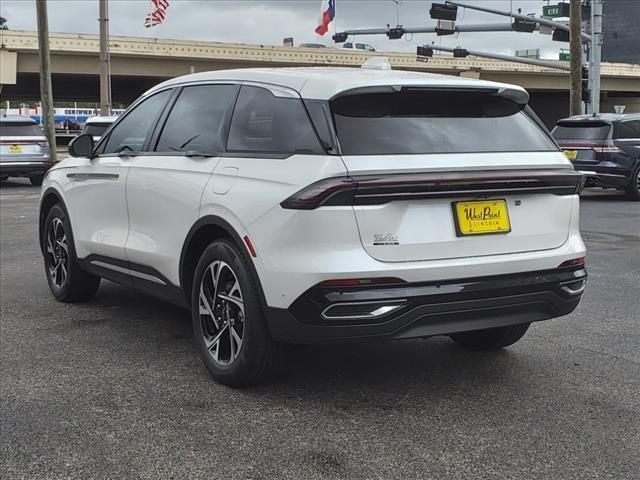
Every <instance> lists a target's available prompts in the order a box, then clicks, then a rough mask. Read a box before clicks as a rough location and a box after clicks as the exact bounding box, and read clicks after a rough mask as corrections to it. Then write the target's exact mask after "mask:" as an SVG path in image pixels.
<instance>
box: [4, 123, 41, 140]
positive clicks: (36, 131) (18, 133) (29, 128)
mask: <svg viewBox="0 0 640 480" xmlns="http://www.w3.org/2000/svg"><path fill="white" fill-rule="evenodd" d="M43 135H44V133H42V130H40V127H38V126H37V125H33V124H30V123H4V122H3V123H1V124H0V136H2V137H42V136H43Z"/></svg>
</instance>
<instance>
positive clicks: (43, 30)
mask: <svg viewBox="0 0 640 480" xmlns="http://www.w3.org/2000/svg"><path fill="white" fill-rule="evenodd" d="M36 13H37V16H38V54H39V57H40V102H41V104H42V117H41V118H42V120H43V122H42V123H43V126H44V134H45V136H46V137H47V141H48V142H49V151H50V155H51V160H53V161H54V162H55V161H56V160H57V159H56V129H55V124H54V123H53V91H52V90H53V89H52V88H51V56H50V54H49V19H48V16H47V0H37V1H36Z"/></svg>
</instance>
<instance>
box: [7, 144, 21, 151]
mask: <svg viewBox="0 0 640 480" xmlns="http://www.w3.org/2000/svg"><path fill="white" fill-rule="evenodd" d="M9 153H22V145H9Z"/></svg>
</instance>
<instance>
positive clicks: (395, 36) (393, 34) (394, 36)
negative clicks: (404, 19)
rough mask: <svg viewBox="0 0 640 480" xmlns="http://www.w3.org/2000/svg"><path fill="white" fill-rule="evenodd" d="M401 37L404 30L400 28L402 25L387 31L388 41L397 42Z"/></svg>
mask: <svg viewBox="0 0 640 480" xmlns="http://www.w3.org/2000/svg"><path fill="white" fill-rule="evenodd" d="M403 35H404V28H402V25H398V26H397V27H394V28H390V29H389V30H387V37H389V40H399V39H401V38H402V36H403Z"/></svg>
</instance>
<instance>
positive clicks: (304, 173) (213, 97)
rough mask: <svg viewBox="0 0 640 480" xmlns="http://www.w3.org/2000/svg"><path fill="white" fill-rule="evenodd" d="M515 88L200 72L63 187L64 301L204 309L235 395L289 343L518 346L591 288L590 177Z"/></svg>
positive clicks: (62, 178) (53, 228) (336, 71)
mask: <svg viewBox="0 0 640 480" xmlns="http://www.w3.org/2000/svg"><path fill="white" fill-rule="evenodd" d="M527 100H528V95H527V93H526V91H524V90H523V89H522V88H520V87H516V86H512V85H505V84H499V83H492V82H486V81H478V80H472V79H466V78H459V77H449V76H441V75H432V74H421V73H411V72H396V71H384V70H365V69H348V68H281V69H278V68H274V69H246V70H226V71H217V72H207V73H198V74H194V75H189V76H185V77H180V78H176V79H173V80H169V81H167V82H164V83H162V84H160V85H158V86H157V87H155V88H153V89H151V90H150V91H148V92H147V93H145V94H144V95H143V96H142V98H140V99H139V100H138V101H137V102H135V103H134V104H133V105H132V106H131V107H130V108H129V109H128V110H127V112H126V113H125V114H124V115H122V116H121V117H120V118H119V119H118V120H117V121H116V123H115V124H114V125H113V127H112V128H111V129H110V130H109V132H108V133H107V135H105V136H104V137H103V138H102V139H101V140H100V142H99V143H98V144H97V145H95V146H94V144H93V139H92V137H91V135H82V136H80V137H77V138H76V139H75V140H74V142H73V143H72V145H71V146H70V149H69V150H70V153H71V155H72V157H73V158H68V159H66V160H64V161H63V162H61V163H60V164H58V165H56V166H55V167H54V168H53V169H51V170H50V171H49V173H48V175H47V177H46V179H45V184H44V187H43V190H42V200H41V207H40V243H41V246H42V252H43V254H44V262H45V268H46V275H47V279H48V282H49V285H50V287H51V290H52V292H53V294H54V295H55V297H56V298H58V299H59V300H62V301H67V302H73V301H83V300H88V299H89V298H91V297H92V296H93V295H94V294H95V292H96V290H97V288H98V283H99V282H100V278H105V279H108V280H112V281H115V282H118V283H121V284H123V285H127V286H131V287H133V288H136V289H138V290H140V291H142V292H145V293H149V294H153V295H157V296H159V297H161V298H164V299H166V300H168V301H170V302H173V303H175V304H178V305H181V306H184V307H186V308H190V309H191V311H192V317H193V329H194V336H195V341H196V344H197V346H198V349H199V351H200V354H201V356H202V359H203V361H204V363H205V365H206V367H207V368H208V369H209V371H210V372H211V374H212V375H213V377H214V378H215V379H217V380H218V381H219V382H222V383H225V384H228V385H234V386H241V385H248V384H251V383H256V382H259V381H261V382H263V381H265V379H267V378H270V377H272V376H273V375H274V374H275V372H276V371H277V369H278V367H279V365H280V364H281V363H282V362H283V359H284V357H285V353H286V346H287V345H289V344H293V343H319V342H336V341H352V340H378V339H401V338H416V337H431V336H434V335H448V336H450V337H451V338H452V339H453V340H455V341H456V342H457V343H459V344H461V345H463V346H465V347H468V348H472V349H493V348H500V347H504V346H507V345H510V344H512V343H514V342H515V341H517V340H518V339H519V338H520V337H522V335H523V334H524V333H525V331H526V330H527V328H528V327H529V324H530V323H531V322H534V321H538V320H545V319H549V318H553V317H557V316H560V315H565V314H567V313H569V312H571V311H572V310H573V309H574V308H575V307H576V306H577V304H578V302H579V300H580V297H581V294H582V292H583V290H584V286H585V281H586V272H585V268H584V256H585V246H584V244H583V242H582V239H581V237H580V232H579V227H578V216H579V198H578V193H579V191H580V190H581V188H582V186H583V178H582V176H581V175H580V174H579V173H577V172H576V171H574V169H573V167H572V165H571V163H570V162H569V161H568V160H567V158H566V157H565V155H564V154H563V153H562V152H561V151H560V150H559V149H558V147H557V145H556V144H555V142H554V141H553V139H552V138H551V137H550V136H549V133H548V131H547V130H546V129H545V128H544V126H543V125H542V124H541V123H540V121H539V119H537V117H536V116H535V115H534V114H533V113H532V111H531V110H530V109H529V108H528V107H527V106H526V105H527Z"/></svg>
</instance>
